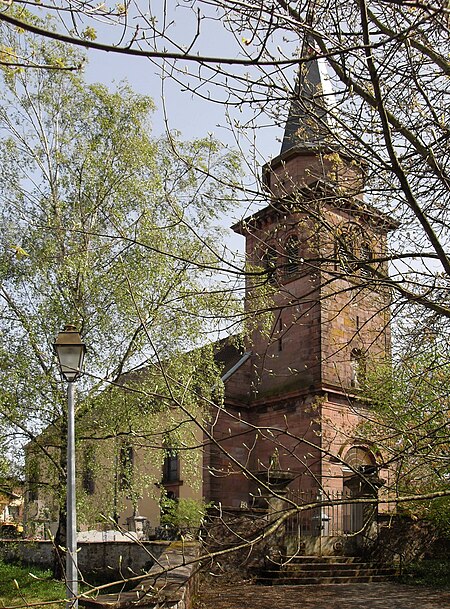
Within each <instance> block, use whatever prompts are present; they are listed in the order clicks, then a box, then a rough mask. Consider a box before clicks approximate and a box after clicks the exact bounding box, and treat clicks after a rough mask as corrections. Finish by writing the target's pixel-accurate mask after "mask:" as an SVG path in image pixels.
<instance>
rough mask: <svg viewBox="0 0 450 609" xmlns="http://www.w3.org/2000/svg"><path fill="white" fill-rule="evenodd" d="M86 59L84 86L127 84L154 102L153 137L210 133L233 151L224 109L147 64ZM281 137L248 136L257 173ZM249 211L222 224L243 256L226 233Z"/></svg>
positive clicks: (93, 55) (101, 55)
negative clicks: (252, 142)
mask: <svg viewBox="0 0 450 609" xmlns="http://www.w3.org/2000/svg"><path fill="white" fill-rule="evenodd" d="M88 60H89V62H88V65H87V67H86V69H85V76H86V79H87V80H88V82H102V83H104V84H106V85H107V86H108V87H111V88H113V87H114V83H119V82H120V81H122V80H127V81H128V82H129V83H130V85H131V86H132V88H133V90H134V91H136V92H138V93H142V94H145V95H149V96H150V97H152V98H153V100H154V102H155V104H156V110H155V112H154V114H153V116H152V128H153V131H154V134H155V135H156V136H159V135H162V134H164V133H165V131H166V129H167V128H168V129H169V130H178V131H180V132H181V135H182V137H183V139H192V138H201V137H206V136H207V135H209V134H210V133H212V134H214V136H215V137H216V138H217V139H219V140H220V141H221V142H224V143H225V144H226V145H228V146H230V147H232V148H236V146H237V143H236V141H235V138H234V137H233V136H232V134H231V132H230V129H229V127H228V126H227V124H226V118H225V108H224V106H221V105H219V104H215V103H212V102H208V101H205V100H202V99H200V98H199V97H197V96H195V95H193V94H192V93H191V92H190V91H186V90H183V89H182V87H181V86H180V85H179V84H178V83H176V82H174V81H172V80H171V79H169V78H166V79H164V80H163V79H162V78H161V71H160V68H159V67H158V66H157V65H155V64H154V63H152V62H151V61H149V60H148V59H146V58H140V57H131V56H123V55H117V54H112V53H105V52H102V51H92V50H91V51H89V53H88ZM248 116H249V117H250V116H251V114H250V113H249V114H248ZM281 134H282V132H281V130H280V129H277V128H274V129H264V130H256V131H255V133H253V132H250V133H249V135H250V137H253V136H254V135H255V136H256V137H257V147H258V160H257V163H258V171H260V166H261V165H262V164H263V163H264V162H266V161H267V160H268V159H269V158H271V157H273V156H276V155H277V154H278V153H279V148H280V143H279V139H277V138H280V136H281ZM239 146H242V148H243V151H244V153H245V156H246V158H247V159H248V158H249V155H251V156H252V157H254V152H252V151H251V146H250V144H249V142H248V141H246V140H245V139H243V138H241V139H240V141H239ZM244 171H245V169H244ZM248 173H250V171H248ZM250 211H255V209H251V210H248V209H247V208H246V207H245V205H243V206H242V207H241V208H238V209H236V211H235V212H234V213H233V214H232V216H231V217H224V218H223V219H222V221H221V224H222V225H223V227H224V229H225V235H224V239H225V242H226V245H227V247H228V248H230V249H231V250H232V251H234V252H240V253H241V254H242V252H243V249H244V239H243V238H242V237H241V236H238V235H235V234H234V233H233V232H232V231H231V230H227V229H228V227H230V226H231V225H233V224H234V223H235V222H237V221H238V220H239V219H240V218H242V216H247V215H248V214H249V212H250Z"/></svg>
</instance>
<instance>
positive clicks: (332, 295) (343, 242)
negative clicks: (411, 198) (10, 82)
mask: <svg viewBox="0 0 450 609" xmlns="http://www.w3.org/2000/svg"><path fill="white" fill-rule="evenodd" d="M305 65H306V67H305V68H304V69H303V70H302V71H301V73H300V75H299V77H298V80H297V84H296V90H295V97H294V99H293V101H292V103H291V108H290V112H289V117H288V119H287V123H286V128H285V132H284V138H283V142H282V147H281V152H280V154H279V155H278V156H277V157H276V158H274V159H273V160H272V161H270V162H269V163H268V164H267V165H265V166H264V167H263V176H262V178H263V184H264V188H265V192H266V196H267V205H266V206H265V207H264V208H263V209H261V210H260V211H258V212H257V213H255V214H254V215H252V216H250V217H248V218H246V219H245V220H242V221H241V222H240V223H239V224H237V225H236V226H235V227H234V230H235V231H236V232H238V233H239V234H241V235H243V236H244V237H245V239H246V257H247V261H248V262H249V269H250V270H249V273H248V277H247V285H246V311H247V313H248V317H249V318H254V319H256V324H255V327H254V329H253V330H252V331H251V335H250V338H249V340H248V344H247V345H246V348H245V354H244V355H242V354H241V358H239V357H238V356H236V358H235V361H234V364H233V365H234V371H233V374H232V375H230V376H228V377H227V380H226V382H225V391H226V394H225V397H226V399H225V408H224V411H223V412H222V413H221V418H219V419H220V420H219V421H218V422H217V423H216V428H215V430H214V433H215V438H216V439H217V441H218V442H219V443H220V444H222V446H223V447H224V448H225V450H227V451H229V453H230V454H231V455H232V457H233V458H234V459H235V460H236V462H239V463H242V464H243V465H245V466H246V467H247V468H248V469H249V470H250V471H251V472H253V473H255V474H256V475H260V474H261V472H264V471H265V470H269V469H270V468H271V467H272V468H273V467H274V460H276V467H277V468H278V469H279V470H280V471H281V470H282V471H285V472H290V473H291V474H292V476H291V477H292V481H291V483H290V486H291V488H292V489H296V490H297V491H302V492H303V491H311V492H325V493H329V492H334V491H337V492H342V491H344V490H345V489H346V488H350V487H351V486H352V485H353V486H354V485H355V484H356V480H355V473H356V472H357V471H359V469H360V468H364V467H367V466H368V467H373V468H376V467H377V463H376V460H377V457H376V455H375V454H374V452H373V451H372V450H371V448H370V446H367V444H366V443H364V442H362V441H359V439H358V425H359V424H360V423H361V421H362V420H363V418H364V416H365V415H364V413H365V406H364V404H362V403H361V400H360V385H361V382H362V379H363V377H364V373H365V370H366V367H367V366H369V365H372V364H373V363H375V362H377V361H382V360H384V359H386V358H388V357H389V353H390V329H389V321H390V318H389V304H390V295H389V292H388V291H387V290H386V289H385V288H384V286H383V281H382V276H383V274H384V273H386V270H387V269H386V268H385V262H383V259H384V254H385V251H386V244H387V235H388V232H389V231H390V230H392V229H393V228H394V224H393V223H392V221H391V220H390V219H389V218H388V217H387V216H384V215H382V214H380V213H379V212H378V211H377V210H375V209H374V208H372V207H371V206H370V205H369V204H368V203H367V202H366V201H365V200H364V192H363V191H364V179H365V175H364V173H365V172H364V164H363V163H361V162H360V161H358V160H357V159H354V158H352V157H351V155H349V153H348V151H346V150H345V149H344V147H343V146H340V145H339V133H338V128H337V125H336V121H335V120H333V109H334V108H335V100H334V96H333V92H332V89H331V86H330V83H329V81H328V78H327V74H326V68H325V65H324V62H323V60H320V59H314V60H311V61H310V62H308V63H307V64H305ZM261 301H263V302H264V303H265V305H264V306H266V307H267V309H269V310H270V313H268V314H266V315H262V314H258V313H257V312H256V313H255V309H256V308H257V307H259V306H260V304H261ZM255 303H258V304H257V305H256V304H255ZM268 317H270V319H269V320H268V319H267V318H268ZM244 357H245V359H244ZM227 468H228V472H229V473H230V476H229V477H228V478H227V477H226V476H225V470H226V469H227ZM219 472H222V473H223V475H222V476H220V474H219ZM216 474H217V475H218V476H219V477H220V478H221V482H220V491H219V495H221V497H220V499H221V501H222V502H223V503H224V504H225V505H234V506H237V505H240V504H246V503H247V502H248V501H250V502H251V498H252V496H254V495H255V494H257V493H258V488H257V486H258V485H257V482H256V480H255V479H252V478H250V479H249V477H248V476H241V477H240V476H239V473H238V471H237V470H236V463H234V464H233V463H232V462H229V461H228V462H227V460H226V457H222V458H221V465H218V466H217V467H216ZM236 476H237V477H236ZM237 480H239V483H237ZM213 494H214V493H213ZM212 498H213V499H214V498H215V497H212ZM217 498H219V497H217Z"/></svg>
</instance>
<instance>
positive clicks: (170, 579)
mask: <svg viewBox="0 0 450 609" xmlns="http://www.w3.org/2000/svg"><path fill="white" fill-rule="evenodd" d="M199 553H200V546H199V544H198V543H197V542H187V543H183V542H179V541H176V542H172V543H171V544H170V545H169V547H168V548H167V549H166V550H165V551H164V552H163V553H162V554H161V556H160V557H159V559H158V561H157V563H155V564H154V565H153V567H152V568H151V569H150V571H149V573H148V574H147V575H146V576H145V577H142V578H139V580H137V581H136V586H135V587H134V588H133V589H132V590H128V591H127V592H120V593H117V592H116V593H114V594H101V595H99V596H96V597H95V596H94V597H93V598H89V597H87V596H82V597H81V598H80V600H79V604H80V605H82V606H84V607H86V608H87V609H127V608H129V607H139V608H140V609H158V608H160V607H164V608H165V609H191V606H192V600H193V596H194V594H195V593H196V591H197V584H198V569H199V564H198V562H197V560H196V559H197V558H198V556H199Z"/></svg>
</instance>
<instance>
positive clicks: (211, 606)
mask: <svg viewBox="0 0 450 609" xmlns="http://www.w3.org/2000/svg"><path fill="white" fill-rule="evenodd" d="M196 609H450V592H448V591H444V590H434V589H431V588H422V587H416V586H407V585H405V584H398V583H395V582H380V583H370V584H348V585H347V584H339V585H327V586H257V585H254V584H245V583H243V584H222V583H220V582H217V584H211V583H206V582H204V583H203V585H202V587H201V589H200V592H199V596H198V602H197V603H196Z"/></svg>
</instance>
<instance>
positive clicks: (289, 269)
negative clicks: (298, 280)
mask: <svg viewBox="0 0 450 609" xmlns="http://www.w3.org/2000/svg"><path fill="white" fill-rule="evenodd" d="M284 249H285V255H286V263H285V265H284V272H285V274H286V277H292V276H293V275H296V274H297V273H298V268H299V242H298V237H296V236H295V235H291V236H290V237H289V238H288V239H287V241H286V245H285V248H284Z"/></svg>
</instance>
